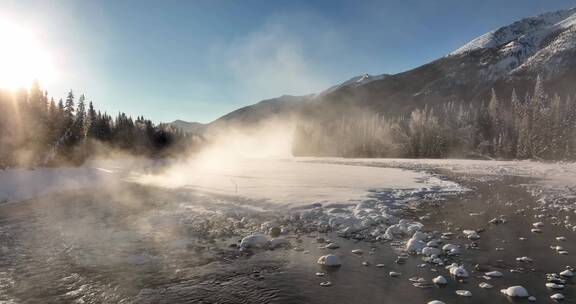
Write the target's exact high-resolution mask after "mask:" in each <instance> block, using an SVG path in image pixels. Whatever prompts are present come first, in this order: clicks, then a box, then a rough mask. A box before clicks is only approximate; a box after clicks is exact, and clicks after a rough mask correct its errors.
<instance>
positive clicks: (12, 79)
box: [0, 19, 56, 89]
mask: <svg viewBox="0 0 576 304" xmlns="http://www.w3.org/2000/svg"><path fill="white" fill-rule="evenodd" d="M55 77H56V69H55V68H54V65H53V61H52V56H51V54H50V52H49V51H48V50H47V49H46V48H45V47H44V46H43V45H42V43H41V41H40V39H38V37H37V35H35V33H34V32H33V31H31V30H29V29H26V28H24V27H21V26H19V25H18V24H16V23H13V22H10V21H8V20H3V19H0V88H4V89H16V88H27V87H29V86H30V84H31V83H32V81H33V80H35V79H36V80H39V81H40V82H41V83H50V82H51V81H53V80H54V78H55Z"/></svg>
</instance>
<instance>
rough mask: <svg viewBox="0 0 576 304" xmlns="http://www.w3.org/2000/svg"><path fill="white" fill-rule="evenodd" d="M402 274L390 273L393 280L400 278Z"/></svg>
mask: <svg viewBox="0 0 576 304" xmlns="http://www.w3.org/2000/svg"><path fill="white" fill-rule="evenodd" d="M401 275H402V274H401V273H399V272H395V271H390V276H391V277H393V278H397V277H399V276H401Z"/></svg>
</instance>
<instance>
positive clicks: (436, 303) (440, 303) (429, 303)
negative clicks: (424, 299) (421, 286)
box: [428, 300, 445, 304]
mask: <svg viewBox="0 0 576 304" xmlns="http://www.w3.org/2000/svg"><path fill="white" fill-rule="evenodd" d="M428 304H445V303H444V302H442V301H438V300H434V301H430V302H428Z"/></svg>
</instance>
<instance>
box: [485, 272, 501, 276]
mask: <svg viewBox="0 0 576 304" xmlns="http://www.w3.org/2000/svg"><path fill="white" fill-rule="evenodd" d="M485 275H487V276H489V277H491V278H500V277H502V275H503V274H502V273H501V272H500V271H489V272H487V273H485Z"/></svg>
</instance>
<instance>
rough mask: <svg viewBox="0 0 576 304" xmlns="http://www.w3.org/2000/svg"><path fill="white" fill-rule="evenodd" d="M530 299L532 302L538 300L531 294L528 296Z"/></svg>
mask: <svg viewBox="0 0 576 304" xmlns="http://www.w3.org/2000/svg"><path fill="white" fill-rule="evenodd" d="M528 301H530V302H536V297H535V296H529V297H528Z"/></svg>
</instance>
